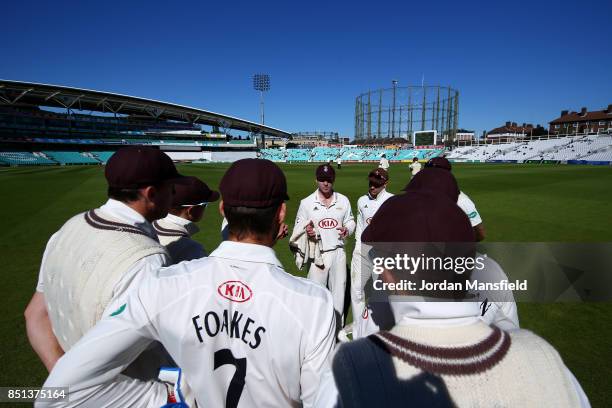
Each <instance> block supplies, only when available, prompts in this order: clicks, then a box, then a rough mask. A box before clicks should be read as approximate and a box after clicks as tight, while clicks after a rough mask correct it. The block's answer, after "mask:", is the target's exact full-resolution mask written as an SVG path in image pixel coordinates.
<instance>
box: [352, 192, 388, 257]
mask: <svg viewBox="0 0 612 408" xmlns="http://www.w3.org/2000/svg"><path fill="white" fill-rule="evenodd" d="M391 197H393V194H391V193H389V192H388V191H387V190H386V189H384V190H382V191H381V192H380V193H378V195H377V196H376V198H372V197H370V194H366V195H363V196H361V197H359V200H357V228H356V229H355V242H356V246H355V247H357V246H358V245H359V244H360V243H361V234H362V233H363V230H364V229H366V227H367V226H368V225H370V221H371V220H372V217H374V214H376V211H378V209H379V208H380V206H381V205H382V204H383V203H384V202H385V201H387V200H388V199H389V198H391Z"/></svg>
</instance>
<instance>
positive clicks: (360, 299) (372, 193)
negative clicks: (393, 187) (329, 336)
mask: <svg viewBox="0 0 612 408" xmlns="http://www.w3.org/2000/svg"><path fill="white" fill-rule="evenodd" d="M388 183H389V173H387V171H386V170H384V169H383V168H378V169H374V170H372V171H371V172H370V173H369V174H368V193H367V194H365V195H363V196H361V197H359V200H357V228H356V229H355V249H354V250H353V257H352V258H351V308H352V310H353V320H357V319H358V317H359V316H361V315H362V313H363V312H364V309H365V295H364V285H365V283H366V281H367V280H368V279H369V278H370V276H371V271H369V270H367V271H363V273H362V270H361V254H360V251H361V234H362V232H363V230H364V229H365V228H366V227H367V226H368V225H370V221H371V220H372V217H374V214H376V211H378V209H379V208H380V206H381V205H382V204H383V203H384V202H385V201H387V199H389V198H390V197H393V194H391V193H389V192H388V191H387V184H388ZM343 330H344V331H345V332H346V334H348V333H349V332H350V331H351V328H350V327H347V328H344V329H343Z"/></svg>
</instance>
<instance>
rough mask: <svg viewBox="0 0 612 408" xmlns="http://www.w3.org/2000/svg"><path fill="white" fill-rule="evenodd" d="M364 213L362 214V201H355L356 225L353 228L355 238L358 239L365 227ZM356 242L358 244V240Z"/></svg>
mask: <svg viewBox="0 0 612 408" xmlns="http://www.w3.org/2000/svg"><path fill="white" fill-rule="evenodd" d="M365 225H366V224H365V215H364V214H363V202H362V201H361V199H359V200H358V201H357V227H356V229H355V238H357V239H360V237H361V234H362V233H363V230H364V229H365ZM357 244H360V242H358V243H357Z"/></svg>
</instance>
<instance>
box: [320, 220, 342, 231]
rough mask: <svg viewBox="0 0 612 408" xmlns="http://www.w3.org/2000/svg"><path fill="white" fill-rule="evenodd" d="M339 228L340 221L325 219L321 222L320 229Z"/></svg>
mask: <svg viewBox="0 0 612 408" xmlns="http://www.w3.org/2000/svg"><path fill="white" fill-rule="evenodd" d="M337 226H338V221H336V220H334V219H333V218H323V219H322V220H321V221H319V228H323V229H332V228H336V227H337Z"/></svg>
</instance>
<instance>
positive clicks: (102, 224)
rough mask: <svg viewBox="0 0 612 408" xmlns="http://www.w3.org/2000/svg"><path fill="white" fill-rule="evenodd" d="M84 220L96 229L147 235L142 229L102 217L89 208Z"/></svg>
mask: <svg viewBox="0 0 612 408" xmlns="http://www.w3.org/2000/svg"><path fill="white" fill-rule="evenodd" d="M85 221H86V222H87V223H88V224H89V225H90V226H92V227H93V228H96V229H100V230H106V231H122V232H129V233H131V234H138V235H144V236H145V237H148V235H147V234H146V233H145V232H144V231H141V230H139V229H138V228H136V227H134V226H133V225H129V224H122V223H119V222H114V221H109V220H105V219H104V218H102V217H100V216H99V215H98V214H96V212H95V211H94V210H89V211H88V212H86V213H85Z"/></svg>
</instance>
